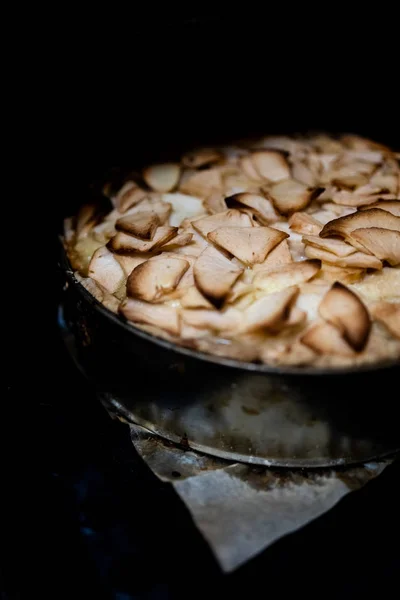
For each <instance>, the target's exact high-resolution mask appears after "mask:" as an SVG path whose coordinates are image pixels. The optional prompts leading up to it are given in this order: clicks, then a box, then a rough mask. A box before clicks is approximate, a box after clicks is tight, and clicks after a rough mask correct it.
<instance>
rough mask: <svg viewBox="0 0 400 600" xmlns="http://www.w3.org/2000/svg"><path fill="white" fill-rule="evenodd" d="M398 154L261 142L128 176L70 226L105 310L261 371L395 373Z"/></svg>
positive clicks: (75, 252) (339, 141)
mask: <svg viewBox="0 0 400 600" xmlns="http://www.w3.org/2000/svg"><path fill="white" fill-rule="evenodd" d="M399 158H400V155H399V154H398V153H397V154H396V153H395V152H393V151H392V150H390V149H389V148H387V147H385V146H382V145H381V144H378V143H375V142H372V141H371V140H367V139H364V138H361V137H359V136H356V135H343V136H341V137H331V136H328V135H325V134H318V135H314V136H307V137H296V138H295V137H292V138H291V137H286V136H281V137H265V138H262V139H260V140H257V141H252V142H241V143H238V144H235V145H232V146H229V147H218V148H201V149H197V150H194V151H191V152H188V153H187V154H185V155H184V156H182V157H181V159H180V161H179V162H176V163H172V162H171V163H165V164H157V165H151V166H148V167H146V168H144V169H143V170H142V171H140V172H132V173H130V174H129V175H128V176H126V177H125V179H124V180H123V181H121V182H119V184H118V185H115V182H107V183H106V184H105V185H104V188H103V193H104V194H105V195H106V196H108V197H109V198H110V201H111V204H110V210H109V211H108V212H104V210H101V211H100V210H99V207H97V206H96V205H85V206H83V207H82V208H81V209H80V211H79V214H78V215H76V216H75V217H70V218H67V219H66V220H65V223H64V243H65V247H66V250H67V253H68V256H69V259H70V262H71V264H72V267H73V268H74V270H75V277H76V278H77V279H78V280H79V281H80V282H81V284H82V285H83V286H84V287H85V288H86V289H87V290H88V291H89V292H90V293H92V295H93V296H94V297H95V298H96V299H97V300H99V301H100V302H101V303H103V304H104V306H105V307H106V308H108V309H109V310H111V311H113V312H114V313H117V314H119V315H120V316H121V318H123V319H126V320H128V321H129V322H131V323H132V325H133V326H134V327H139V328H141V329H144V330H146V331H148V332H151V333H152V334H154V335H156V336H159V337H163V338H166V339H168V340H171V341H172V342H174V343H176V344H178V345H183V346H186V347H189V348H193V349H196V350H200V351H202V352H207V353H211V354H215V355H218V356H225V357H229V358H233V359H237V360H241V361H246V362H253V361H256V362H261V363H265V364H269V365H280V366H283V365H287V366H308V367H310V366H311V367H313V366H315V367H316V368H319V367H324V368H326V367H328V368H329V367H337V366H351V365H360V364H366V363H376V362H381V361H386V360H393V359H398V358H400V167H399Z"/></svg>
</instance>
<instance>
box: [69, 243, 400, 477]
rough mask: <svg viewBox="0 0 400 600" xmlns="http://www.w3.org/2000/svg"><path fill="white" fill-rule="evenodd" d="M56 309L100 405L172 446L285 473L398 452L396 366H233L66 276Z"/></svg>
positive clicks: (399, 440) (399, 372) (399, 438)
mask: <svg viewBox="0 0 400 600" xmlns="http://www.w3.org/2000/svg"><path fill="white" fill-rule="evenodd" d="M63 272H64V277H65V279H66V283H67V285H66V287H65V291H64V299H63V311H64V318H65V323H66V325H67V330H68V332H69V335H68V339H69V340H70V342H71V346H70V347H71V348H73V352H74V354H75V357H76V360H77V361H78V363H79V365H80V366H81V367H82V369H83V370H84V372H85V373H86V374H87V375H88V377H89V378H90V379H91V380H92V381H93V382H94V384H95V386H96V388H97V389H98V391H99V393H100V395H101V397H102V400H103V402H104V403H105V404H106V405H107V407H108V408H109V409H110V410H112V411H114V412H117V413H118V414H120V415H121V416H124V417H125V418H126V419H127V420H131V421H134V422H136V423H139V424H141V425H143V426H145V427H147V428H148V429H150V430H151V431H154V432H156V433H158V434H159V435H161V436H163V437H165V438H166V439H169V440H171V441H174V442H180V443H181V444H183V445H184V446H187V445H189V446H190V447H192V448H193V449H197V450H201V451H203V452H205V453H209V454H213V455H215V456H220V457H224V458H229V459H231V460H232V459H233V460H239V461H243V462H251V463H255V464H268V465H275V466H287V467H315V466H328V465H329V466H333V465H341V464H348V463H355V462H362V461H366V460H369V459H371V458H374V457H378V456H383V455H385V454H388V453H391V452H394V451H396V450H397V449H400V434H399V430H398V426H397V421H396V405H397V398H395V397H394V394H393V390H395V389H396V381H398V378H399V375H400V368H399V365H398V364H391V365H382V364H380V365H375V367H372V368H371V366H369V367H368V368H366V367H365V366H364V367H357V368H346V369H336V370H335V371H334V372H330V371H327V370H325V371H321V370H318V371H316V370H311V369H309V370H301V369H299V368H297V369H294V368H291V369H285V368H273V367H268V366H267V365H256V364H250V363H239V362H237V361H232V360H227V359H223V358H219V357H215V356H210V355H206V354H203V355H200V354H199V353H197V352H195V351H192V350H188V349H184V348H180V347H177V346H175V345H173V344H171V343H169V342H167V341H164V340H160V339H158V338H155V337H153V336H152V335H150V334H147V333H145V332H143V331H141V330H138V329H136V328H134V327H132V326H130V325H127V324H125V323H124V322H123V321H121V320H120V319H119V318H118V317H116V316H115V315H114V314H113V313H111V312H109V311H108V310H107V309H105V308H104V307H103V306H102V305H101V304H99V303H98V302H97V301H96V300H95V299H94V298H93V297H92V296H91V295H90V294H89V293H88V292H87V291H86V290H85V289H84V288H83V287H82V286H81V285H80V284H79V283H78V282H77V281H76V280H75V278H74V277H73V274H72V272H71V271H70V269H69V268H68V264H67V262H66V259H65V255H63Z"/></svg>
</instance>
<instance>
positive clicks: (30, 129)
mask: <svg viewBox="0 0 400 600" xmlns="http://www.w3.org/2000/svg"><path fill="white" fill-rule="evenodd" d="M282 9H283V11H282V14H279V15H277V14H276V12H273V11H272V10H270V8H269V7H268V6H267V7H266V12H265V14H262V13H259V12H258V11H256V10H255V9H254V8H253V7H251V6H248V7H242V11H241V12H240V13H239V12H237V9H235V11H234V10H233V9H231V10H230V12H229V14H226V13H225V14H222V10H221V12H220V13H219V12H217V13H216V12H215V10H214V13H212V17H210V11H209V10H206V8H204V9H203V10H201V11H196V10H193V11H192V12H191V11H189V10H187V11H186V14H184V15H182V13H179V11H178V10H176V11H173V10H172V9H170V10H168V11H167V9H166V8H164V9H163V10H164V12H163V10H161V12H160V10H158V11H157V13H156V11H155V10H153V9H152V7H148V10H143V13H142V14H132V13H130V14H126V15H125V14H119V15H118V16H117V18H116V19H112V20H110V21H109V22H107V21H106V20H104V21H103V20H102V21H101V23H100V22H99V20H98V19H97V16H98V15H96V16H93V15H92V16H91V17H92V18H90V17H89V18H87V17H86V16H85V18H84V17H83V15H78V14H73V15H71V14H68V12H67V11H66V12H65V13H62V14H61V13H60V14H59V15H54V17H53V21H52V25H53V26H51V27H48V26H46V27H42V28H39V29H37V30H36V35H35V43H34V44H32V45H31V46H29V48H28V47H26V49H25V52H24V54H23V59H22V64H23V66H24V69H23V70H22V72H18V73H17V75H18V78H19V79H20V80H21V81H22V86H21V91H20V88H18V89H17V94H16V96H17V98H18V102H16V106H17V115H16V118H15V122H16V123H19V124H20V125H21V134H18V139H17V155H18V157H19V161H17V164H18V169H17V175H16V177H17V179H13V181H12V183H13V188H14V190H15V187H16V183H17V184H19V183H21V184H23V188H22V189H23V190H24V193H19V194H18V195H17V196H16V197H15V198H17V197H18V199H19V201H18V202H16V201H15V199H14V196H12V198H13V199H14V202H13V203H11V204H12V208H13V209H14V211H15V213H16V214H17V215H18V216H21V215H22V214H23V215H24V218H20V219H19V221H18V223H21V221H25V223H21V231H22V225H23V224H25V225H28V231H29V236H28V237H26V238H22V237H20V240H19V242H18V244H17V245H16V246H17V248H16V247H15V245H14V246H12V247H11V250H9V251H10V252H11V254H10V255H9V256H12V257H13V260H19V259H17V256H19V254H18V249H20V250H21V248H22V250H23V252H22V256H23V257H24V262H23V263H19V264H22V266H21V268H18V269H16V270H15V269H13V270H14V276H15V279H16V283H15V286H16V287H13V288H11V289H12V293H11V294H7V296H8V299H9V300H11V302H10V310H9V311H8V312H7V313H5V315H6V318H5V323H4V325H5V332H6V333H10V334H11V335H10V337H6V338H5V340H4V342H3V343H4V350H5V359H6V360H5V364H6V378H5V395H4V397H5V401H4V402H3V403H2V419H1V426H2V437H1V440H2V444H3V446H4V449H3V454H2V456H3V460H2V466H3V470H2V494H3V502H4V504H3V508H2V511H1V513H2V527H1V541H0V544H1V550H2V561H1V564H2V568H1V576H2V590H4V594H5V597H7V598H8V597H10V598H30V597H33V596H34V595H36V596H37V597H39V598H47V597H49V598H54V599H58V598H64V597H65V598H92V597H93V598H116V599H117V598H120V599H125V598H126V599H128V598H153V597H154V598H177V597H186V596H187V595H188V593H189V594H193V592H192V590H193V587H194V588H195V589H196V590H197V594H198V595H199V597H204V596H205V595H206V594H210V593H211V592H215V593H218V594H224V595H227V596H228V595H232V594H233V593H234V592H239V591H241V590H242V589H243V593H254V591H255V590H256V589H261V590H262V591H263V593H271V592H273V593H281V594H282V593H284V594H289V593H300V592H302V591H305V592H306V593H307V594H308V595H309V596H311V597H315V598H319V597H321V596H325V597H329V598H330V597H332V598H339V597H359V596H361V595H363V594H365V593H367V591H368V592H370V593H371V590H372V589H373V590H374V591H376V592H380V593H381V594H382V592H383V594H384V595H385V596H386V595H388V592H387V591H386V590H387V589H388V588H389V587H391V586H393V585H395V584H396V582H397V573H398V569H399V567H400V557H399V552H398V550H397V549H396V548H397V547H398V544H397V541H398V535H399V533H400V527H399V525H400V521H399V516H398V506H399V491H398V478H399V465H398V464H396V465H393V466H391V467H390V468H388V469H387V470H386V471H385V472H384V473H383V475H382V476H380V477H379V479H378V480H376V481H374V482H372V483H370V484H369V485H368V486H367V487H366V488H364V489H363V490H361V491H358V492H355V493H354V494H351V495H350V496H349V497H347V498H345V499H344V500H343V501H342V502H341V503H340V504H339V505H338V506H337V507H335V508H334V509H333V510H332V511H331V512H330V513H328V514H327V515H325V516H324V517H322V518H320V519H318V520H317V521H315V522H314V523H312V524H311V525H309V526H308V527H307V528H305V529H304V530H302V531H301V532H298V533H296V534H293V535H291V536H288V537H287V538H285V539H284V540H281V541H279V542H278V543H276V544H275V545H274V546H273V547H272V548H271V549H269V550H268V551H266V552H265V553H263V554H262V555H261V556H260V557H258V558H256V559H255V560H253V561H251V563H249V564H248V565H246V566H244V567H242V568H241V569H239V570H238V571H237V572H236V573H234V574H232V575H230V576H225V577H224V576H222V575H221V574H220V572H219V569H218V567H217V566H216V564H215V562H214V560H213V558H212V557H211V554H210V553H209V551H208V549H207V547H206V545H205V543H204V541H203V540H202V539H201V537H200V535H199V534H198V533H197V531H196V530H195V528H194V526H193V524H192V523H191V520H190V517H189V515H188V513H187V512H186V509H185V508H184V506H183V505H182V504H181V502H180V501H179V499H178V498H177V497H176V496H175V495H174V493H173V492H172V490H171V489H170V488H169V486H167V485H163V484H161V483H160V482H158V481H157V480H156V479H155V478H154V477H153V476H152V474H151V473H150V472H149V471H148V469H147V467H146V466H145V465H144V464H143V463H142V462H141V460H140V459H139V458H138V457H137V456H136V455H135V453H134V451H133V448H132V445H131V443H130V441H129V436H128V432H127V430H126V428H125V427H124V426H123V425H121V424H119V423H115V422H112V421H111V420H110V419H109V417H108V416H107V415H106V414H105V413H104V411H103V409H102V408H101V407H100V405H99V404H98V403H97V401H96V399H95V398H94V397H93V394H92V392H91V390H90V389H88V388H87V386H86V384H85V382H84V381H83V380H82V379H81V377H80V376H79V375H78V374H77V373H76V372H75V371H74V369H73V368H71V365H70V363H69V359H68V357H67V356H66V354H65V351H64V349H63V347H62V344H61V341H60V339H59V336H58V333H57V328H56V307H57V300H58V297H59V283H60V280H59V278H58V275H57V267H56V265H57V240H56V235H55V232H56V229H57V227H58V225H59V223H60V219H61V218H62V217H63V216H64V215H65V214H68V213H70V212H73V211H74V209H75V207H76V206H77V205H78V204H79V203H80V201H81V199H82V198H83V197H84V189H85V185H86V184H87V182H88V181H90V180H91V179H92V178H93V177H95V176H96V175H97V173H98V172H99V171H100V170H101V169H102V168H103V167H106V166H111V165H114V164H119V163H121V162H125V163H126V162H130V161H132V162H134V163H140V162H146V160H148V159H149V158H158V157H162V156H163V155H170V154H174V153H175V152H179V150H180V149H181V148H183V147H184V146H185V145H186V144H189V145H190V144H192V143H193V144H194V143H196V142H207V141H211V140H212V141H214V140H219V139H224V138H229V137H230V136H234V137H235V136H237V135H239V136H242V135H247V134H253V133H258V132H261V133H264V132H268V131H271V132H280V131H293V130H294V131H299V130H300V131H301V130H307V129H309V128H311V129H318V128H321V129H330V130H353V131H356V132H360V133H365V134H367V135H371V136H373V137H376V138H377V139H379V140H382V141H387V142H389V143H392V144H394V145H397V147H399V146H400V144H399V141H400V131H399V125H398V122H399V119H398V109H397V106H398V99H399V96H398V93H397V90H396V60H395V56H396V53H395V37H394V36H393V34H392V30H391V28H392V27H393V25H392V23H393V19H392V18H391V17H390V12H388V9H386V11H384V10H382V11H381V13H380V18H378V17H377V16H376V15H373V16H372V15H371V16H370V19H369V21H368V23H365V15H363V17H362V18H361V17H359V16H357V15H356V18H353V19H350V17H349V13H348V12H346V13H345V14H344V13H343V14H339V13H336V14H328V13H327V11H326V10H322V8H320V9H319V10H318V11H316V10H315V11H314V12H313V13H311V12H310V14H306V13H305V12H304V11H303V8H302V7H301V6H298V7H297V9H296V11H294V10H293V9H290V11H289V9H288V7H282ZM285 11H286V14H285ZM297 13H298V14H297ZM358 17H359V18H358ZM60 23H62V24H63V27H61V26H60ZM4 119H5V120H7V119H8V115H5V116H4ZM260 130H261V131H260ZM38 207H40V209H39V210H38ZM32 208H33V209H34V210H33V212H34V213H35V215H36V217H37V216H39V220H38V221H34V220H32V221H31V220H30V216H28V214H29V209H32ZM38 224H39V225H38ZM34 226H35V227H36V229H34ZM38 226H39V227H40V229H39V230H38V229H37V227H38ZM38 231H39V232H40V235H38V233H37V232H38ZM33 232H35V235H33ZM21 236H22V233H21ZM42 244H43V248H42ZM7 248H10V247H9V246H7ZM26 248H29V253H32V255H31V256H30V257H29V260H27V258H26V256H27V252H26ZM36 248H39V250H36ZM35 252H36V256H35V254H34V253H35ZM15 271H16V272H15ZM28 300H29V301H28ZM16 334H17V335H16ZM186 581H190V582H192V583H191V586H190V587H189V584H188V583H186ZM193 582H195V583H194V584H193ZM188 589H189V590H190V591H189V592H188V591H187V590H188ZM124 594H125V595H124Z"/></svg>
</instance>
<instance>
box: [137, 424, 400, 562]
mask: <svg viewBox="0 0 400 600" xmlns="http://www.w3.org/2000/svg"><path fill="white" fill-rule="evenodd" d="M130 431H131V438H132V442H133V445H134V447H135V448H136V451H137V452H138V454H139V455H140V456H141V457H142V458H143V460H144V461H145V462H146V463H147V465H148V466H149V467H150V469H151V470H152V471H153V473H155V475H157V477H159V478H160V479H161V480H162V481H167V482H170V483H172V485H173V486H174V488H175V490H176V492H177V493H178V495H179V496H180V498H181V499H182V500H183V502H184V503H185V505H186V506H187V508H188V510H189V511H190V513H191V515H192V518H193V521H194V523H195V524H196V526H197V528H198V529H199V531H200V532H201V533H202V535H203V536H204V538H205V539H206V541H207V542H208V544H209V546H210V548H211V550H212V552H213V554H214V556H215V558H216V559H217V561H218V563H219V565H220V567H221V568H222V570H223V571H225V572H229V571H233V570H234V569H236V568H238V567H239V566H240V565H242V564H244V563H245V562H247V561H248V560H249V559H251V558H252V557H254V556H256V555H257V554H259V553H260V552H261V551H262V550H264V549H265V548H268V546H270V545H271V544H273V543H274V542H275V541H276V540H278V539H279V538H281V537H283V536H285V535H287V534H288V533H291V532H293V531H295V530H296V529H299V528H300V527H303V526H304V525H306V524H307V523H309V522H310V521H312V520H313V519H316V518H317V517H319V516H320V515H322V514H323V513H325V512H327V511H328V510H330V509H331V508H332V507H333V506H334V505H335V504H336V503H337V502H339V500H340V499H341V498H343V497H344V496H345V495H346V494H348V493H349V492H351V491H354V490H356V489H359V488H361V487H362V486H364V485H365V484H366V483H368V481H370V480H371V479H374V478H375V477H377V476H378V475H380V473H382V471H383V470H384V469H385V467H386V466H387V465H388V464H390V463H391V462H392V461H391V460H384V461H380V462H371V463H368V464H364V465H362V466H356V467H349V468H347V469H337V470H335V469H310V470H303V469H302V470H299V469H294V470H290V469H269V468H264V467H254V466H251V465H246V464H243V463H232V462H229V461H226V460H222V459H219V458H214V457H212V456H208V455H204V454H200V453H198V452H193V451H192V450H190V449H187V448H185V447H179V446H178V445H175V444H172V443H171V442H168V441H166V440H164V439H162V438H160V437H158V436H156V435H154V434H153V433H151V432H150V431H148V430H147V429H145V428H143V427H140V426H138V425H132V424H130Z"/></svg>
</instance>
